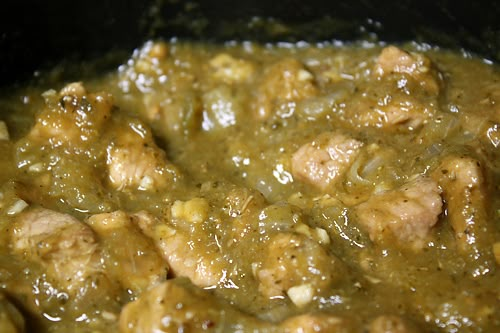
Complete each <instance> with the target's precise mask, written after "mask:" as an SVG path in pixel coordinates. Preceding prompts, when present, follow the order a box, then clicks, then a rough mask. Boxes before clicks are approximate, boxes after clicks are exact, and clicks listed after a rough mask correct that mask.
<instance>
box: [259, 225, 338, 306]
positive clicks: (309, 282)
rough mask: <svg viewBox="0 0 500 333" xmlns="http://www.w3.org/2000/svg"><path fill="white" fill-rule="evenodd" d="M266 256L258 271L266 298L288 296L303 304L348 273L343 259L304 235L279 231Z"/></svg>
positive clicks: (267, 249)
mask: <svg viewBox="0 0 500 333" xmlns="http://www.w3.org/2000/svg"><path fill="white" fill-rule="evenodd" d="M264 255H265V257H264V258H263V261H262V264H261V265H260V267H258V269H257V271H256V277H257V279H258V280H259V291H260V292H261V293H262V294H263V295H264V296H266V297H275V296H284V295H288V297H290V299H291V300H292V302H293V303H295V304H296V305H297V306H299V307H300V306H303V305H306V304H307V303H309V302H310V301H311V300H312V298H313V297H314V295H316V294H317V292H318V291H319V290H323V289H324V288H328V287H329V286H331V285H332V284H333V283H335V282H336V281H338V280H339V278H340V277H341V276H343V274H344V273H345V272H344V267H343V265H342V263H341V262H340V260H339V259H337V258H335V257H334V256H333V255H330V254H328V253H327V252H326V251H325V249H324V248H323V247H322V246H321V245H320V244H319V243H318V242H316V241H314V240H312V239H310V238H308V237H306V236H304V235H302V234H292V233H278V234H276V235H275V236H274V237H273V238H272V239H271V240H270V241H269V244H268V245H267V248H266V250H265V254H264Z"/></svg>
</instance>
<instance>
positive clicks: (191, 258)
mask: <svg viewBox="0 0 500 333" xmlns="http://www.w3.org/2000/svg"><path fill="white" fill-rule="evenodd" d="M135 222H136V223H137V225H138V226H139V228H140V229H141V230H142V232H143V233H144V234H145V235H147V236H148V237H150V238H151V239H153V241H154V243H155V245H156V247H157V248H158V250H159V251H160V253H161V255H162V256H163V258H164V259H165V260H166V261H167V263H168V265H169V267H170V273H171V274H172V275H173V276H179V277H187V278H189V279H190V280H191V281H192V282H193V283H194V284H195V285H197V286H200V287H213V286H216V285H217V284H218V283H219V282H220V281H221V279H222V277H223V272H224V271H225V269H226V265H227V263H226V262H224V260H222V257H221V255H220V253H219V249H218V247H217V244H216V241H215V240H212V239H193V235H192V234H191V233H190V232H189V231H185V230H182V229H180V228H176V227H174V226H173V225H171V224H169V223H165V222H163V221H160V220H159V219H157V218H155V217H153V216H151V215H150V214H147V213H145V212H140V213H138V214H136V215H135ZM207 237H208V236H207Z"/></svg>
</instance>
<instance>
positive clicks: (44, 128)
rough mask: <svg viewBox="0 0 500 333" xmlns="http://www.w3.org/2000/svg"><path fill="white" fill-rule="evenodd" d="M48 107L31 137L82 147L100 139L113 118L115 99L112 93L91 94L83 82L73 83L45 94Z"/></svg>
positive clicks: (77, 147) (56, 144)
mask: <svg viewBox="0 0 500 333" xmlns="http://www.w3.org/2000/svg"><path fill="white" fill-rule="evenodd" d="M44 97H45V104H46V107H45V109H44V110H43V111H42V112H41V113H40V114H39V115H38V116H37V118H36V123H35V126H34V127H33V128H32V130H31V132H30V134H29V137H30V138H31V139H32V140H41V141H44V142H49V143H50V144H51V145H52V146H55V147H57V146H60V145H66V146H70V147H74V148H76V149H80V148H83V147H87V146H88V145H89V144H90V143H91V142H94V141H95V140H97V139H98V138H99V136H100V134H101V131H102V128H103V125H104V124H105V123H106V121H107V120H108V119H109V118H110V115H111V110H112V106H113V99H112V97H111V96H110V95H109V94H106V93H98V94H87V92H86V90H85V88H84V87H83V85H82V84H81V83H71V84H69V85H67V86H66V87H64V88H63V89H62V90H61V92H60V93H59V94H57V93H56V92H54V91H48V92H46V93H45V94H44Z"/></svg>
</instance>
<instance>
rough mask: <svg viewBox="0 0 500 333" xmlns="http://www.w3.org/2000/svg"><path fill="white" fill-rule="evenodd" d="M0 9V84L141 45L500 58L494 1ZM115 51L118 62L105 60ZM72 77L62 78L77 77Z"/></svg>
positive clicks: (53, 4) (6, 5)
mask: <svg viewBox="0 0 500 333" xmlns="http://www.w3.org/2000/svg"><path fill="white" fill-rule="evenodd" d="M0 6H1V11H0V86H12V85H13V84H14V83H16V82H23V81H24V80H26V79H29V78H32V77H33V73H34V72H35V71H37V70H39V69H45V68H50V66H54V65H55V64H58V63H61V62H62V63H80V62H82V61H90V60H92V61H93V66H94V67H93V69H94V71H95V72H101V71H105V70H109V69H110V68H113V66H115V65H117V64H118V63H119V62H120V61H123V60H124V59H125V58H124V57H125V56H126V54H128V53H130V51H131V50H132V49H133V48H134V47H137V46H139V45H140V44H141V43H142V42H143V41H144V40H146V39H150V38H165V39H169V38H172V37H178V38H180V39H187V40H202V41H214V42H223V41H227V40H254V41H259V42H277V41H282V42H283V41H285V42H296V41H300V40H305V41H309V42H316V41H330V40H342V41H355V40H366V39H368V40H372V41H377V40H382V41H387V42H402V41H408V40H416V41H419V42H423V43H429V44H432V45H439V46H442V47H445V48H453V49H466V50H469V51H472V52H474V53H477V54H479V55H480V56H483V57H485V58H488V59H491V60H493V61H499V60H500V26H499V22H500V20H498V17H499V14H500V2H498V1H485V0H480V1H453V0H436V1H424V0H421V1H410V0H398V1H388V0H379V1H369V0H351V1H327V0H325V1H319V0H308V1H303V0H281V1H272V0H253V1H243V0H238V1H235V0H218V1H209V0H198V1H182V0H145V1H133V0H100V1H97V0H87V1H67V0H66V1H61V0H52V1H21V0H17V1H13V0H6V1H5V0H4V2H2V4H1V5H0ZM117 50H121V51H124V52H123V53H122V54H123V57H122V58H121V57H120V56H117V57H114V58H109V57H106V56H105V55H106V54H109V53H110V51H117ZM115 54H120V53H115ZM96 60H97V61H96ZM78 70H79V67H78V66H76V67H75V66H73V67H72V72H71V71H70V73H69V74H68V75H69V76H71V75H74V76H75V77H78Z"/></svg>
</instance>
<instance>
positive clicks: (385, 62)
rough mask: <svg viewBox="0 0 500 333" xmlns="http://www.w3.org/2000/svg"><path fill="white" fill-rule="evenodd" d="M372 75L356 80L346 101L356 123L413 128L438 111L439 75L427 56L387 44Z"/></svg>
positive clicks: (382, 126) (348, 117)
mask: <svg viewBox="0 0 500 333" xmlns="http://www.w3.org/2000/svg"><path fill="white" fill-rule="evenodd" d="M373 74H374V75H371V76H368V77H367V79H366V81H364V82H359V83H358V85H357V87H356V88H357V91H358V93H357V94H355V96H354V98H353V99H352V101H351V102H349V101H348V102H347V104H346V105H347V107H346V110H347V112H346V116H347V119H348V121H349V122H351V123H352V124H354V125H355V126H363V127H365V126H367V127H375V128H380V129H383V130H386V131H399V130H405V131H413V130H415V129H417V128H419V127H420V126H422V125H424V124H425V123H427V122H428V121H429V120H430V119H432V117H433V116H434V114H435V113H436V112H438V95H439V92H440V85H441V77H440V74H439V73H438V72H437V71H436V70H435V69H434V66H433V65H432V63H431V61H430V60H429V59H428V58H427V57H426V56H424V55H422V54H416V53H415V54H414V53H407V52H405V51H403V50H401V49H399V48H397V47H394V46H389V47H386V48H385V49H383V50H382V52H381V53H380V55H379V57H378V58H377V63H376V64H375V66H374V68H373Z"/></svg>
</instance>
